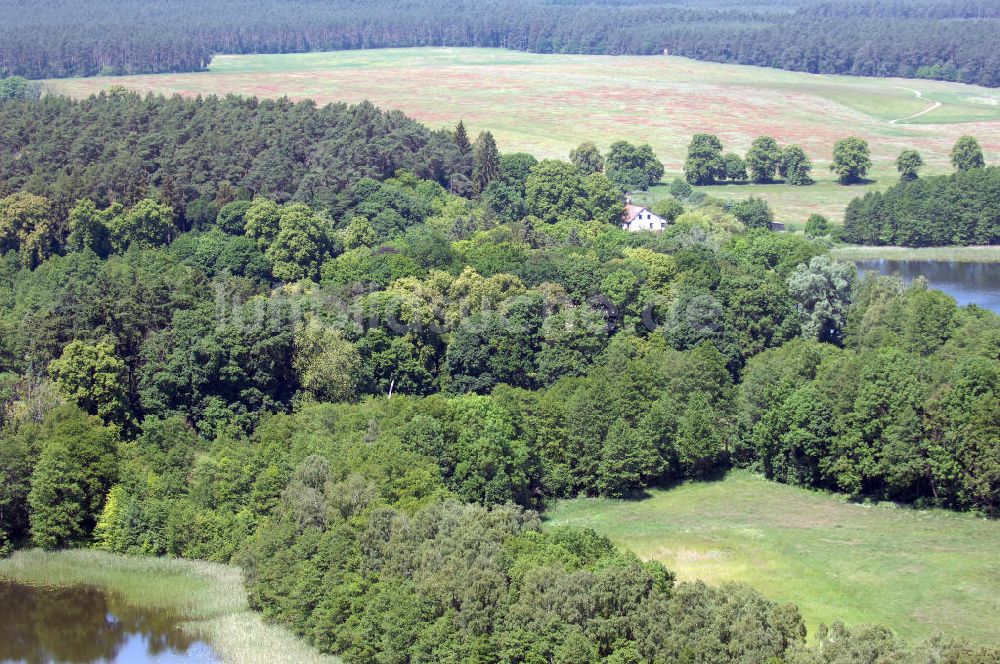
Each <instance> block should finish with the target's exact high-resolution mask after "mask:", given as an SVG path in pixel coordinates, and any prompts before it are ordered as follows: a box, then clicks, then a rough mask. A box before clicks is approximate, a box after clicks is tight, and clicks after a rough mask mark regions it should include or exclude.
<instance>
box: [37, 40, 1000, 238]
mask: <svg viewBox="0 0 1000 664" xmlns="http://www.w3.org/2000/svg"><path fill="white" fill-rule="evenodd" d="M112 85H123V86H126V87H128V88H132V89H136V90H142V91H155V92H163V93H175V92H176V93H181V94H187V95H193V94H203V95H204V94H225V93H236V94H246V95H257V96H262V97H275V96H282V95H287V96H288V97H290V98H292V99H314V100H316V101H319V102H329V101H347V102H358V101H361V100H364V99H369V100H371V101H373V102H374V103H376V104H378V105H379V106H382V107H386V108H398V109H401V110H403V111H405V112H406V113H407V114H409V115H411V116H413V117H414V118H416V119H418V120H421V121H423V122H426V123H427V124H429V125H431V126H438V127H441V126H452V125H454V124H455V123H456V122H457V121H458V120H459V119H460V118H461V119H464V120H465V122H466V124H467V125H468V126H469V128H470V130H471V131H472V132H473V135H475V132H478V131H480V130H483V129H489V130H491V131H492V132H493V133H494V135H495V136H496V137H497V140H498V143H499V146H500V148H501V150H505V151H513V150H526V151H528V152H531V153H533V154H535V155H538V156H549V157H565V156H566V155H567V153H568V152H569V150H570V148H572V147H574V146H575V145H577V144H579V143H580V142H582V141H585V140H592V141H594V142H596V143H597V144H598V145H599V146H602V147H607V146H608V145H609V144H610V143H611V142H612V141H614V140H616V139H618V138H623V139H628V140H632V141H642V142H648V143H650V144H652V146H653V148H654V149H655V150H656V152H657V154H658V155H659V156H660V158H661V159H663V161H664V164H665V166H666V168H667V171H668V175H667V178H668V179H669V178H670V177H673V176H674V175H676V174H677V173H679V172H680V169H681V165H682V163H683V159H684V152H685V146H686V144H687V142H688V140H689V139H690V137H691V135H692V134H694V133H696V132H712V133H716V134H718V135H719V136H720V137H721V138H722V141H723V143H724V145H725V147H726V149H727V150H736V151H738V152H741V153H742V152H744V151H745V150H746V149H747V147H748V146H749V144H750V142H751V141H752V140H753V138H754V137H755V136H757V135H760V134H762V133H768V134H771V135H773V136H775V137H776V138H778V139H779V140H780V141H782V142H784V143H797V144H800V145H802V146H803V147H804V148H805V150H806V151H807V152H808V153H809V154H810V156H812V158H813V160H814V162H815V170H814V174H815V175H816V177H817V180H818V183H817V185H815V186H812V187H786V186H784V185H768V186H758V185H745V186H725V187H709V188H706V189H707V190H708V192H709V193H711V194H714V195H718V196H721V197H742V196H746V195H749V194H751V193H752V194H756V195H761V196H764V197H765V198H767V199H768V200H769V201H770V202H771V203H772V206H773V207H774V208H775V210H776V211H777V213H778V216H779V218H780V219H781V220H784V221H789V222H801V221H803V220H804V219H805V217H807V216H808V215H809V213H811V212H820V213H823V214H826V215H828V216H830V217H831V218H833V219H835V220H839V219H840V217H841V213H842V211H843V208H844V206H845V205H846V204H847V202H848V201H850V200H851V199H852V198H853V197H855V196H857V195H858V194H860V193H863V191H864V190H865V189H866V188H867V187H863V186H862V187H842V186H840V185H838V184H836V183H835V182H834V181H833V179H832V178H831V177H830V174H829V171H828V166H829V156H830V152H831V149H832V146H833V143H834V142H835V141H836V140H837V139H839V138H842V137H844V136H847V135H857V136H861V137H863V138H866V139H867V140H868V141H869V142H870V144H871V147H872V152H873V156H874V159H875V168H874V171H873V173H872V176H873V178H874V179H875V180H876V181H877V182H876V183H875V184H874V185H872V186H875V187H885V186H888V185H889V184H891V183H892V182H893V181H895V179H896V174H895V170H894V165H893V160H894V159H895V157H896V155H897V154H898V153H899V152H900V151H901V150H903V149H904V148H917V149H919V150H920V151H921V152H922V153H923V155H924V159H925V161H926V162H927V164H928V166H927V169H926V172H927V173H933V172H946V171H947V170H948V169H949V168H950V167H949V165H948V151H949V150H950V148H951V145H952V144H953V143H954V141H955V139H956V138H957V137H958V136H960V135H962V134H973V135H975V136H978V137H979V139H980V141H981V142H982V143H983V147H984V149H985V151H986V156H987V159H988V160H990V159H991V160H994V161H995V160H996V159H997V158H998V156H1000V90H996V89H989V88H981V87H976V86H968V85H960V84H956V83H945V82H940V81H919V80H906V79H875V78H859V77H848V76H826V75H822V76H820V75H813V74H804V73H796V72H787V71H781V70H777V69H766V68H761V67H748V66H739V65H724V64H716V63H709V62H698V61H694V60H688V59H685V58H677V57H667V56H655V57H649V56H647V57H638V56H587V55H539V54H531V53H521V52H516V51H507V50H502V49H468V48H454V49H453V48H422V49H385V50H372V51H339V52H330V53H301V54H289V55H227V56H217V57H216V58H215V59H214V60H213V62H212V65H211V67H210V70H209V71H208V72H199V73H188V74H157V75H148V76H122V77H94V78H77V79H64V80H50V81H46V82H45V89H46V90H48V91H54V92H62V93H67V94H71V95H76V96H81V95H87V94H90V93H92V92H95V91H97V90H100V89H103V88H107V87H109V86H112ZM918 92H919V93H920V98H918V97H917V93H918ZM938 104H940V105H938ZM928 109H932V110H929V111H928ZM924 111H928V112H924ZM920 113H922V114H921V115H919V116H918V117H914V118H912V119H909V120H907V119H905V118H908V117H910V116H914V115H916V114H920ZM656 195H662V191H660V192H653V196H656Z"/></svg>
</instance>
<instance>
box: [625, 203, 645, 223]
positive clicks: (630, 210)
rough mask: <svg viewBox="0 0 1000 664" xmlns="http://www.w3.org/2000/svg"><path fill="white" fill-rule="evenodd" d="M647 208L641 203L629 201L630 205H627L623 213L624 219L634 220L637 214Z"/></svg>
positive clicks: (627, 220)
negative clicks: (636, 203)
mask: <svg viewBox="0 0 1000 664" xmlns="http://www.w3.org/2000/svg"><path fill="white" fill-rule="evenodd" d="M645 209H646V208H644V207H642V206H641V205H632V204H631V203H629V204H628V205H626V206H625V212H623V213H622V219H624V220H625V221H626V222H629V221H632V220H633V219H635V218H636V216H637V215H638V214H639V213H640V212H642V211H643V210H645Z"/></svg>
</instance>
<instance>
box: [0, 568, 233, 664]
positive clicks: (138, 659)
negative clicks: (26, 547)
mask: <svg viewBox="0 0 1000 664" xmlns="http://www.w3.org/2000/svg"><path fill="white" fill-rule="evenodd" d="M179 622H180V620H178V618H177V617H175V616H172V615H169V614H167V613H164V612H161V611H156V610H150V609H140V608H135V607H133V606H130V605H128V604H126V603H124V602H122V601H121V600H120V599H117V598H116V597H114V596H110V595H105V594H104V593H102V592H100V591H98V590H95V589H93V588H88V587H83V586H74V587H69V588H37V587H32V586H26V585H22V584H18V583H12V582H8V581H4V580H2V579H0V662H3V663H4V664H6V663H8V662H18V663H21V662H23V663H26V664H56V663H62V662H66V663H70V662H72V663H73V664H92V663H93V662H113V663H115V664H119V663H120V664H125V663H126V662H127V663H128V664H144V663H148V662H155V663H156V664H165V663H168V662H169V663H175V662H176V663H181V662H183V663H185V664H193V663H194V662H198V663H199V664H200V663H202V662H206V663H207V662H217V661H218V660H217V658H216V657H215V656H214V655H213V653H212V650H211V649H210V648H209V647H208V645H207V644H205V643H204V642H202V641H198V640H195V639H192V638H190V637H189V636H187V635H185V634H184V633H183V632H182V631H181V630H180V628H179V627H178V623H179Z"/></svg>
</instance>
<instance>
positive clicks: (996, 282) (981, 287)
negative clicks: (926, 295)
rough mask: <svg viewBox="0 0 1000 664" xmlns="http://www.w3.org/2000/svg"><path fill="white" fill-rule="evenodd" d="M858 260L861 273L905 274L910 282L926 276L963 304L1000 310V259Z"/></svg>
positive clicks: (932, 286)
mask: <svg viewBox="0 0 1000 664" xmlns="http://www.w3.org/2000/svg"><path fill="white" fill-rule="evenodd" d="M854 264H855V265H857V266H858V273H859V274H864V273H865V272H879V273H881V274H886V275H890V276H897V277H901V278H902V279H903V281H904V282H906V283H910V282H911V281H913V280H914V279H916V278H917V277H920V276H922V277H926V278H927V281H928V282H929V283H930V286H931V288H936V289H938V290H940V291H944V292H945V293H947V294H948V295H951V296H952V297H953V298H955V300H956V301H957V302H958V304H959V306H964V305H966V304H975V305H977V306H980V307H982V308H983V309H989V310H991V311H995V312H997V313H1000V263H959V262H957V261H899V260H888V259H874V260H861V261H854Z"/></svg>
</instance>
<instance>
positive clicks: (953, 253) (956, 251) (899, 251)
mask: <svg viewBox="0 0 1000 664" xmlns="http://www.w3.org/2000/svg"><path fill="white" fill-rule="evenodd" d="M830 255H831V256H833V257H834V258H837V259H840V260H845V261H863V260H877V259H886V260H894V261H951V262H954V263H1000V247H996V246H978V247H863V246H857V245H850V246H844V247H836V248H834V249H833V250H832V251H831V252H830Z"/></svg>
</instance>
